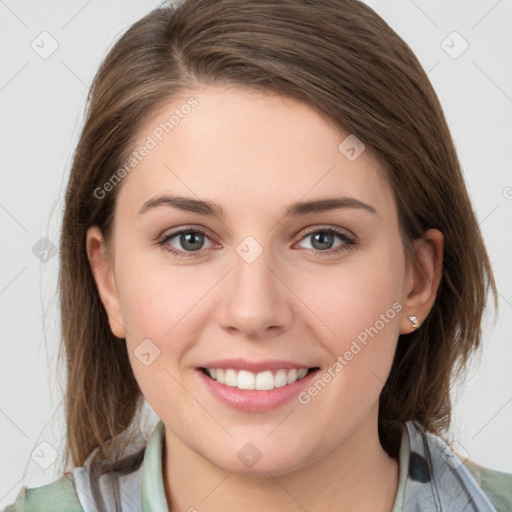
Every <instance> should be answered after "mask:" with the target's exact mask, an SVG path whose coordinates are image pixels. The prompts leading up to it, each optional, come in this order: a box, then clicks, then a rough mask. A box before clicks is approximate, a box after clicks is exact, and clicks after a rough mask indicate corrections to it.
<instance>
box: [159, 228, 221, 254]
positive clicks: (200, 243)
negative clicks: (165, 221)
mask: <svg viewBox="0 0 512 512" xmlns="http://www.w3.org/2000/svg"><path fill="white" fill-rule="evenodd" d="M205 240H208V241H209V242H210V246H208V247H204V243H205ZM158 245H161V246H162V247H163V248H164V249H165V250H166V251H168V252H171V253H173V254H175V255H176V256H183V257H194V256H198V255H199V254H194V253H197V252H198V251H200V250H201V249H205V248H206V249H208V248H210V247H212V246H213V245H214V244H213V242H211V240H210V239H209V238H208V235H207V234H206V233H205V232H204V231H202V230H200V229H197V228H194V229H191V228H182V229H180V230H178V231H174V232H172V233H169V234H167V235H164V236H163V237H162V238H160V239H159V240H158Z"/></svg>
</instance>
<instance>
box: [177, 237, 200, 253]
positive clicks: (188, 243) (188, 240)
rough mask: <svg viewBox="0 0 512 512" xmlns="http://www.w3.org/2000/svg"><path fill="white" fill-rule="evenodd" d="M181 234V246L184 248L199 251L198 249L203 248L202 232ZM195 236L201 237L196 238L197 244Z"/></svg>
mask: <svg viewBox="0 0 512 512" xmlns="http://www.w3.org/2000/svg"><path fill="white" fill-rule="evenodd" d="M181 236H182V243H181V246H182V247H183V248H184V249H189V250H191V251H197V250H199V249H200V248H201V245H202V240H201V237H202V235H201V234H199V233H186V234H182V235H181ZM194 238H199V240H198V241H197V240H196V246H194ZM183 241H184V242H183ZM197 242H199V244H198V245H197Z"/></svg>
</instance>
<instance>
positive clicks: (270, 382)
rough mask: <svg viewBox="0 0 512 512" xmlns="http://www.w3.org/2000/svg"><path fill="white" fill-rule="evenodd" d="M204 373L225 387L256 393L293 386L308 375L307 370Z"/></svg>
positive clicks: (218, 369) (226, 370) (210, 371)
mask: <svg viewBox="0 0 512 512" xmlns="http://www.w3.org/2000/svg"><path fill="white" fill-rule="evenodd" d="M206 371H207V373H208V375H209V376H210V377H211V378H212V379H214V380H216V381H217V382H220V383H221V384H224V385H226V386H230V387H233V388H238V389H256V390H257V391H266V390H269V389H274V388H281V387H283V386H286V385H288V384H293V383H294V382H296V381H298V380H300V379H302V378H303V377H305V376H306V374H307V373H308V370H307V368H301V369H299V370H297V369H295V368H293V369H292V370H277V371H276V372H275V374H274V373H273V372H272V371H271V370H265V371H264V372H260V373H253V372H249V371H247V370H239V371H237V370H233V369H232V368H229V369H223V368H206Z"/></svg>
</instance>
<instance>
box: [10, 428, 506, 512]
mask: <svg viewBox="0 0 512 512" xmlns="http://www.w3.org/2000/svg"><path fill="white" fill-rule="evenodd" d="M164 434H165V429H164V425H163V423H162V422H161V421H160V422H159V423H158V424H157V426H156V427H155V429H154V431H153V434H152V436H151V438H150V440H149V442H148V444H147V446H146V447H145V449H144V450H143V451H141V452H138V453H136V454H133V455H132V456H131V457H129V458H128V459H127V463H126V464H124V465H123V467H124V469H122V470H120V471H117V472H109V473H106V474H103V475H101V476H99V477H98V478H94V477H93V476H92V475H91V465H90V461H91V459H92V455H93V454H92V455H91V457H89V458H88V459H87V461H86V462H85V464H84V466H83V467H79V468H76V469H75V470H74V471H73V472H72V473H71V474H68V475H64V476H62V477H61V478H60V479H58V480H57V481H55V482H53V483H51V484H48V485H45V486H43V487H38V488H34V489H26V488H23V489H22V490H21V491H20V494H19V495H18V497H17V499H16V502H15V503H14V504H13V505H10V506H8V507H7V508H5V509H4V512H21V511H24V512H42V511H52V512H111V511H115V512H120V511H122V512H168V507H167V500H166V497H165V490H164V483H163V476H162V467H163V466H162V463H163V448H164V438H165V436H164ZM398 463H399V484H398V491H397V495H396V499H395V503H394V506H393V510H392V512H512V473H502V472H499V471H493V470H491V469H488V468H485V467H483V466H480V465H478V464H476V463H475V462H473V461H471V460H469V459H466V460H464V461H463V460H461V459H460V458H459V457H458V456H457V455H456V454H455V453H454V452H453V451H452V450H451V449H450V447H449V446H447V445H446V443H445V442H444V441H443V440H442V439H441V438H440V437H438V436H434V435H432V434H430V433H426V432H424V431H423V430H422V429H421V428H420V427H418V426H417V425H416V424H415V423H413V422H407V423H404V424H403V431H402V439H401V444H400V451H399V460H398ZM198 508H200V507H199V506H198ZM192 510H193V507H192Z"/></svg>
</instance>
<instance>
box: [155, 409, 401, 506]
mask: <svg viewBox="0 0 512 512" xmlns="http://www.w3.org/2000/svg"><path fill="white" fill-rule="evenodd" d="M369 419H371V418H367V419H366V420H365V421H363V423H361V424H360V425H359V426H358V427H357V428H356V430H354V431H353V432H352V433H351V434H350V436H349V437H348V438H347V439H345V441H344V442H343V443H341V444H340V445H339V446H337V447H336V448H335V449H334V450H333V451H331V452H330V453H329V454H328V455H327V456H325V457H323V458H321V459H319V460H316V461H314V462H312V463H311V464H309V465H307V466H304V467H302V468H300V469H298V470H295V471H292V472H290V473H287V474H281V475H272V474H271V473H268V472H267V473H266V474H265V475H261V476H254V475H246V474H241V473H233V472H229V471H225V470H223V469H222V468H219V467H218V466H216V465H214V464H212V463H211V462H209V461H208V460H206V459H205V458H203V457H202V456H201V455H199V454H198V453H196V452H195V451H193V450H192V449H190V448H189V447H188V446H186V445H184V444H183V443H182V442H181V441H180V440H179V439H178V438H177V437H176V436H174V435H173V434H172V433H171V432H170V431H167V430H166V443H165V462H164V485H165V491H166V495H167V501H168V503H169V511H170V512H175V511H178V510H191V511H193V510H200V511H201V512H210V511H218V510H223V511H224V512H231V511H238V510H240V509H241V508H243V510H245V511H247V512H252V511H260V510H266V511H269V512H272V511H280V512H288V511H290V512H291V511H297V510H311V511H313V510H314V511H315V512H324V511H325V512H327V511H332V510H340V511H344V510H350V511H351V512H363V511H367V510H372V511H375V512H390V511H391V510H392V508H393V503H394V501H395V496H396V492H397V487H398V462H397V460H396V459H394V458H392V457H390V456H389V455H388V454H387V453H386V451H385V450H384V449H383V448H382V446H381V444H380V442H379V438H378V431H377V423H376V421H367V420H369Z"/></svg>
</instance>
